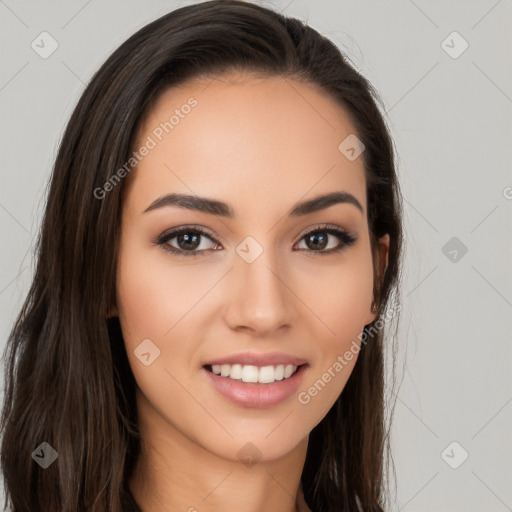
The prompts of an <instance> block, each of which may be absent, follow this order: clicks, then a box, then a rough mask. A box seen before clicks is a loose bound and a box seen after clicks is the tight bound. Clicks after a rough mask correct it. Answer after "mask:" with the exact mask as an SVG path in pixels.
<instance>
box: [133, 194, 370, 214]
mask: <svg viewBox="0 0 512 512" xmlns="http://www.w3.org/2000/svg"><path fill="white" fill-rule="evenodd" d="M342 203H346V204H352V205H354V206H355V207H356V208H357V209H358V210H360V211H361V213H364V209H363V207H362V205H361V203H360V202H359V201H358V200H357V199H356V198H355V197H354V196H353V195H352V194H350V193H348V192H344V191H340V192H331V193H329V194H324V195H321V196H318V197H315V198H313V199H308V200H307V201H303V202H299V203H297V204H295V205H294V206H293V208H292V209H291V210H290V212H289V213H288V215H289V216H290V217H299V216H302V215H308V214H309V213H313V212H317V211H320V210H324V209H326V208H329V207H330V206H333V205H335V204H342ZM166 206H178V207H180V208H186V209H187V210H195V211H199V212H203V213H209V214H211V215H220V216H221V217H226V218H229V219H232V218H234V217H235V213H234V211H233V210H232V209H231V208H230V206H229V205H228V204H226V203H223V202H222V201H217V200H215V199H208V198H206V197H199V196H191V195H187V194H180V193H173V194H166V195H165V196H162V197H159V198H158V199H156V200H155V201H153V202H152V203H151V204H150V205H149V206H148V207H147V208H146V209H145V210H144V212H143V213H146V212H150V211H152V210H156V209H157V208H164V207H166Z"/></svg>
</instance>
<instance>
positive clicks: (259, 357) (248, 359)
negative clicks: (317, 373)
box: [203, 352, 307, 366]
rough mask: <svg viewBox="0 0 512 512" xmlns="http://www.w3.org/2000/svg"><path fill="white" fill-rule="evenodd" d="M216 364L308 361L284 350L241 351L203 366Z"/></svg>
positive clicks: (265, 363) (297, 362) (260, 364)
mask: <svg viewBox="0 0 512 512" xmlns="http://www.w3.org/2000/svg"><path fill="white" fill-rule="evenodd" d="M214 364H216V365H217V364H220V365H222V364H241V365H252V366H275V365H279V364H283V365H288V364H292V365H294V366H301V365H303V364H307V361H306V360H305V359H302V358H301V357H296V356H292V355H290V354H285V353H283V352H268V353H257V352H241V353H239V354H231V355H229V356H225V357H219V358H218V359H212V360H211V361H207V362H206V363H204V365H203V366H207V365H214Z"/></svg>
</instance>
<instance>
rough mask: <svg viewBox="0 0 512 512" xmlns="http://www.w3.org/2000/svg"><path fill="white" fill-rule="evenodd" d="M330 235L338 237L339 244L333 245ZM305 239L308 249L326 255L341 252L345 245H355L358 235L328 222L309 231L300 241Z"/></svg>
mask: <svg viewBox="0 0 512 512" xmlns="http://www.w3.org/2000/svg"><path fill="white" fill-rule="evenodd" d="M329 237H330V238H331V239H332V238H337V239H338V244H337V245H336V244H335V245H334V246H332V243H331V244H330V240H329ZM303 240H304V242H305V244H306V250H308V249H309V252H311V253H314V254H315V255H316V254H318V255H326V254H332V253H335V252H339V251H341V250H343V249H344V248H345V247H349V246H351V245H353V244H354V243H355V242H356V240H357V237H355V236H354V235H352V234H350V233H348V232H347V231H345V230H344V229H343V228H340V227H339V226H336V225H334V224H326V225H323V226H318V227H317V228H315V229H313V230H312V231H308V232H307V233H306V234H305V235H303V237H302V238H301V240H300V242H302V241H303ZM300 242H299V243H300Z"/></svg>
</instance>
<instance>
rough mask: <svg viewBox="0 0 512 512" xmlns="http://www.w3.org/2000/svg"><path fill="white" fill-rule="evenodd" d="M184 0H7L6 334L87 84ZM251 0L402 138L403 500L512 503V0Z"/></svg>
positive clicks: (449, 504) (399, 458) (0, 209)
mask: <svg viewBox="0 0 512 512" xmlns="http://www.w3.org/2000/svg"><path fill="white" fill-rule="evenodd" d="M189 3H192V2H182V1H179V2H178V1H162V0H160V1H157V0H152V1H145V2H142V1H139V2H136V1H126V0H123V1H121V0H117V1H113V0H109V1H103V2H100V1H99V0H89V1H85V2H84V1H64V0H60V1H48V2H38V1H35V0H32V1H26V0H25V1H14V0H0V15H1V18H0V19H1V21H0V23H1V28H0V34H1V35H0V37H1V41H2V46H1V57H2V61H1V62H2V65H1V77H0V105H1V109H2V117H1V125H0V129H1V141H2V146H1V151H2V158H1V166H0V173H1V180H0V183H1V190H0V227H1V230H0V232H1V236H2V241H1V247H2V250H1V255H0V258H1V261H0V269H1V273H0V307H1V311H2V315H1V325H0V329H1V334H0V335H1V341H0V348H2V349H3V347H4V345H5V340H6V338H7V335H8V332H9V330H10V327H11V326H12V323H13V321H14V318H15V315H16V314H17V312H18V310H19V308H20V306H21V303H22V300H23V298H24V295H25V294H26V292H27V291H28V287H29V285H30V280H31V276H32V271H33V244H34V242H35V237H36V233H37V230H38V227H39V223H40V219H41V215H42V212H43V207H44V201H45V198H44V190H45V186H46V182H47V179H48V177H49V174H50V171H51V167H52V164H53V161H54V158H55V155H56V151H57V147H58V142H59V140H60V137H61V135H62V133H63V130H64V127H65V124H66V122H67V120H68V118H69V116H70V114H71V112H72V109H73V107H74V105H75V103H76V101H77V99H78V97H79V95H80V94H81V93H82V91H83V89H84V87H85V84H86V83H87V82H88V80H89V79H90V77H91V76H92V74H93V73H94V72H95V71H96V70H97V68H98V67H99V66H100V64H101V63H103V61H104V60H105V59H106V58H107V56H108V55H109V54H110V53H111V51H113V50H114V49H115V48H116V47H117V46H118V45H119V44H120V43H122V42H123V41H124V40H125V39H126V38H127V37H128V36H129V35H131V34H132V33H134V32H135V31H136V30H137V29H139V28H140V27H142V26H143V25H145V24H146V23H148V22H149V21H151V20H154V19H156V18H157V17H160V16H161V15H163V14H164V13H166V12H169V11H171V10H172V9H174V8H176V7H180V6H182V5H187V4H189ZM258 3H261V4H262V5H267V6H270V7H274V8H275V9H277V10H279V11H283V12H284V13H285V14H287V15H292V16H295V17H299V18H302V19H303V20H305V21H307V22H308V23H310V24H311V25H312V26H313V27H314V28H316V29H317V30H319V31H320V32H321V33H323V34H325V35H326V36H327V37H329V38H330V39H332V40H333V41H334V42H335V43H336V44H338V46H339V47H340V48H341V49H342V50H344V51H345V52H346V53H347V54H348V55H349V57H350V58H351V60H352V61H353V63H354V64H355V66H356V67H357V68H358V69H359V70H360V71H361V72H362V73H363V74H364V75H366V76H367V77H368V78H369V79H370V80H371V82H372V83H373V84H374V85H375V87H376V88H377V90H378V91H379V92H380V95H381V97H382V99H383V101H384V104H385V108H386V111H387V115H388V120H389V124H390V127H391V131H392V135H393V137H394V139H395V143H396V147H397V151H398V154H399V175H400V182H401V187H402V191H403V195H404V205H405V224H406V231H407V232H406V237H407V240H406V242H407V252H406V261H405V265H406V271H405V280H404V284H403V296H402V297H403V298H402V314H401V319H400V322H401V323H400V332H399V339H398V341H399V345H400V357H399V359H400V361H404V362H405V364H406V367H405V370H404V371H403V372H401V376H400V375H399V378H403V382H402V385H401V387H400V389H399V393H398V399H397V402H396V409H395V422H394V428H393V447H394V461H395V464H396V469H397V494H396V505H395V508H394V510H403V511H404V512H410V511H417V512H423V511H425V512H427V511H428V512H432V511H450V512H455V511H465V512H470V511H475V512H477V511H478V512H481V511H483V510H485V511H486V512H491V511H496V512H501V511H506V510H512V485H511V484H512V436H511V433H512V429H511V427H512V385H511V381H512V378H511V362H512V357H511V350H510V347H511V343H510V340H511V337H510V332H511V327H512V315H511V313H512V278H511V277H512V271H511V265H510V262H511V261H512V257H511V256H512V239H511V236H510V234H511V233H512V230H511V224H512V222H511V221H512V215H511V213H512V173H511V172H510V170H511V161H512V149H511V148H512V144H511V142H512V138H511V132H512V130H511V124H512V123H511V119H512V118H511V113H512V67H511V63H512V44H511V43H512V35H511V34H512V32H511V30H510V29H511V28H512V23H511V22H512V0H499V1H496V0H493V1H484V0H480V1H468V0H464V1H462V0H460V1H446V0H437V1H428V2H427V1H426V0H415V1H412V0H400V1H398V0H396V1H387V2H369V1H361V0H351V1H348V0H342V1H334V0H332V1H325V0H324V1H317V0H315V1H314V2H313V1H306V0H292V1H290V0H286V1H277V0H276V1H274V2H270V1H267V2H264V1H259V2H258ZM43 31H47V32H49V33H50V34H51V36H52V37H53V38H54V39H55V40H56V41H57V42H58V45H59V46H58V49H57V50H56V51H55V52H54V53H53V54H52V55H51V56H50V57H48V58H47V59H43V58H41V57H40V56H39V55H38V54H37V53H36V52H35V51H34V50H33V49H32V47H31V43H32V41H34V40H36V42H37V41H38V40H39V39H37V38H38V36H39V34H40V33H41V32H43ZM454 31H457V32H458V33H459V34H460V36H461V37H462V38H463V39H461V38H460V37H459V36H457V35H455V36H453V35H452V36H450V37H448V36H449V35H450V34H452V32H454ZM447 37H448V39H447ZM445 40H446V42H445V43H443V41H445ZM463 40H465V41H467V43H468V44H469V47H468V48H467V50H466V51H464V52H463V53H462V54H461V55H457V58H454V55H456V54H458V53H459V52H460V50H461V49H462V48H463V46H462V45H463V44H464V43H463ZM46 47H48V46H46ZM449 52H451V53H452V56H450V55H449ZM453 237H456V240H455V241H453V240H452V241H451V242H450V243H449V241H450V240H451V239H452V238H453ZM447 243H448V246H446V244H447ZM461 244H463V245H464V246H465V247H467V249H468V250H467V253H466V254H462V251H461V247H463V246H462V245H461ZM454 250H455V251H457V259H456V260H455V261H454V257H455V252H453V251H454ZM401 364H402V363H401V362H400V363H399V366H401ZM2 384H3V383H2ZM454 441H455V442H456V443H458V444H456V445H452V446H450V447H449V448H448V450H447V451H446V452H445V449H446V448H447V447H448V446H449V445H450V444H451V443H452V442H454ZM464 451H465V452H467V453H468V454H469V456H468V458H467V460H465V461H464V462H463V463H462V464H460V462H461V461H462V458H463V457H462V456H463V454H464ZM443 454H444V455H443ZM448 462H450V464H452V466H457V465H458V464H460V465H459V466H458V467H457V468H456V469H454V468H452V467H451V466H450V465H449V464H448Z"/></svg>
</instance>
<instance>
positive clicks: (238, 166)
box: [131, 73, 366, 211]
mask: <svg viewBox="0 0 512 512" xmlns="http://www.w3.org/2000/svg"><path fill="white" fill-rule="evenodd" d="M354 134H355V129H354V127H353V125H352V123H351V121H350V119H349V117H348V115H347V114H346V113H345V111H344V110H343V109H342V108H341V107H340V105H339V104H338V103H336V102H335V101H334V100H333V99H332V98H331V97H330V96H328V95H326V94H325V93H323V92H321V91H319V90H318V89H317V88H316V87H314V86H313V85H310V84H306V83H302V82H297V81H295V80H291V79H289V78H284V77H281V76H277V77H264V78H262V77H256V76H254V75H247V74H240V73H231V74H226V75H223V76H220V77H216V78H209V79H194V80H190V81H188V82H186V83H184V84H181V85H180V86H178V87H172V88H169V89H167V90H166V91H165V92H163V93H162V94H161V95H160V96H159V97H158V98H157V100H156V101H155V102H154V104H153V106H152V108H151V110H149V112H148V114H147V115H146V117H145V119H144V122H143V123H141V125H140V126H139V129H138V136H137V141H136V144H135V147H134V149H135V150H136V149H137V148H139V147H142V146H143V145H147V146H148V147H149V146H152V148H151V150H150V151H148V152H147V155H146V156H144V157H143V158H141V160H140V161H139V163H138V164H137V167H136V172H134V174H133V178H134V179H133V180H132V181H133V183H134V184H138V185H139V186H138V187H135V188H136V189H137V191H136V194H135V195H136V197H135V198H134V199H135V200H137V202H139V201H140V202H141V204H140V206H142V201H145V202H147V201H150V200H153V199H154V196H155V194H163V193H169V192H183V193H188V194H190V193H193V194H197V195H200V196H211V197H215V198H219V199H222V198H224V199H226V200H228V201H229V202H230V203H232V204H234V203H233V202H232V201H231V200H232V198H233V196H236V197H237V198H239V199H240V202H239V204H240V208H242V206H243V205H246V206H247V205H248V204H249V203H247V201H250V204H260V205H261V204H265V203H267V204H268V203H269V202H272V201H274V202H276V201H279V202H282V203H283V206H287V205H288V204H292V203H295V202H297V201H298V200H299V199H301V198H304V197H309V196H315V195H319V194H321V193H325V192H332V191H335V190H345V191H347V192H350V193H352V194H353V195H355V196H356V197H357V198H358V199H359V201H360V202H361V204H362V205H363V206H364V208H365V210H366V193H365V192H366V181H365V175H364V165H363V159H362V158H357V159H355V160H353V161H351V160H349V159H347V157H346V156H345V155H344V153H342V152H341V151H340V149H339V145H340V143H342V141H344V140H345V139H346V138H347V137H349V136H353V135H354ZM133 192H135V191H133ZM131 195H132V196H133V195H134V193H131ZM146 206H147V205H146ZM234 209H235V211H236V206H235V207H234Z"/></svg>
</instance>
